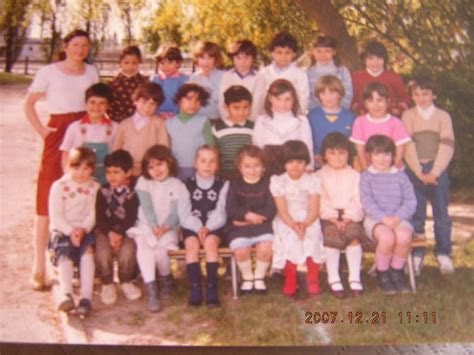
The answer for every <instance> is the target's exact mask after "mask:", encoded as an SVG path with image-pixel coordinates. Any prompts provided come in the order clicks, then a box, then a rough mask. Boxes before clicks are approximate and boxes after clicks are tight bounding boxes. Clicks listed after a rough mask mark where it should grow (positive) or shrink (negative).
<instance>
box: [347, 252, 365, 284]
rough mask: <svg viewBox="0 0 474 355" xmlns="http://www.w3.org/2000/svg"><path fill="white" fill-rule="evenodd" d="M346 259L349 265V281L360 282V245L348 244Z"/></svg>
mask: <svg viewBox="0 0 474 355" xmlns="http://www.w3.org/2000/svg"><path fill="white" fill-rule="evenodd" d="M346 259H347V265H348V266H349V281H358V282H360V267H361V263H362V247H361V246H360V245H354V246H348V247H347V248H346Z"/></svg>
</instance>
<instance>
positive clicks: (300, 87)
mask: <svg viewBox="0 0 474 355" xmlns="http://www.w3.org/2000/svg"><path fill="white" fill-rule="evenodd" d="M270 51H271V52H272V59H273V62H272V64H270V65H269V66H267V67H265V68H263V69H262V71H261V74H262V75H263V77H264V78H265V83H266V87H267V88H268V87H269V86H270V85H272V83H273V82H274V81H275V80H277V79H286V80H288V81H290V82H291V83H292V84H293V86H294V87H295V89H296V92H297V94H298V102H299V104H300V108H301V113H303V114H306V113H307V112H308V102H309V84H308V77H307V75H306V72H305V71H304V70H303V69H301V68H299V67H298V66H297V65H296V63H295V62H294V59H295V58H296V54H297V53H298V42H297V41H296V38H295V37H293V36H292V35H291V34H289V33H287V32H280V33H277V34H276V35H275V37H273V39H272V41H271V43H270Z"/></svg>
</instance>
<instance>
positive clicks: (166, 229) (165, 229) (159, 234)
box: [153, 224, 171, 239]
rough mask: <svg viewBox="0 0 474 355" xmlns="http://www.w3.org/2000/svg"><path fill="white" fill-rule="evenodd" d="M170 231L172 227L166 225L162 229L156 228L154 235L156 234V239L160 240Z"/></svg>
mask: <svg viewBox="0 0 474 355" xmlns="http://www.w3.org/2000/svg"><path fill="white" fill-rule="evenodd" d="M170 230H171V227H170V226H168V225H166V224H165V225H163V226H161V227H154V228H153V233H154V234H155V236H156V239H160V238H161V237H162V236H163V235H164V234H165V233H166V232H169V231H170Z"/></svg>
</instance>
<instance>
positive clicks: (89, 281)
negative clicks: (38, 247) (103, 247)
mask: <svg viewBox="0 0 474 355" xmlns="http://www.w3.org/2000/svg"><path fill="white" fill-rule="evenodd" d="M67 168H68V170H69V171H68V172H67V173H66V174H65V175H64V176H63V177H62V178H60V179H59V180H57V181H55V182H54V183H53V186H52V187H51V194H50V196H49V211H50V216H51V224H50V227H49V228H50V233H51V244H50V248H51V249H52V251H53V258H52V259H53V260H52V261H53V264H54V266H57V267H58V269H59V272H58V273H59V284H60V286H61V289H62V291H63V298H62V299H61V301H60V303H59V305H58V309H59V310H60V311H63V312H69V311H71V310H73V309H74V307H75V305H74V299H73V297H72V278H73V273H74V265H78V264H79V270H80V278H81V292H80V293H81V299H80V300H79V305H78V307H77V309H76V313H77V314H79V315H81V316H86V315H88V314H89V312H90V311H91V309H92V306H91V300H92V291H93V286H94V272H95V264H94V251H93V244H94V235H93V234H92V233H91V231H92V228H93V227H94V225H95V199H96V195H97V191H98V190H99V184H98V183H96V182H95V181H94V180H92V173H93V171H94V168H95V154H94V152H93V151H92V150H91V149H89V148H83V147H81V148H75V149H73V150H71V151H70V153H69V159H68V164H67Z"/></svg>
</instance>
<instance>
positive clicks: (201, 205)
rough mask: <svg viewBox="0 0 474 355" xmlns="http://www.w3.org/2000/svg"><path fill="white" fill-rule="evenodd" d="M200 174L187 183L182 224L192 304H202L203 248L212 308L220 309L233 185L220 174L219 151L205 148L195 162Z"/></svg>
mask: <svg viewBox="0 0 474 355" xmlns="http://www.w3.org/2000/svg"><path fill="white" fill-rule="evenodd" d="M194 167H195V169H196V173H195V174H193V175H192V176H191V177H189V178H188V179H187V180H186V181H185V183H184V184H185V186H186V189H185V193H184V195H183V197H182V201H183V206H184V207H183V208H182V209H180V211H181V213H180V222H181V227H182V232H183V238H184V246H185V248H186V270H187V273H188V278H189V283H190V284H191V297H190V299H189V304H190V305H191V306H199V305H201V303H202V288H201V264H200V263H199V249H200V248H201V247H203V248H204V251H205V252H206V271H207V294H206V303H207V305H208V306H209V307H216V306H219V297H218V293H217V269H218V266H219V264H218V248H219V244H220V243H221V240H222V238H223V233H224V226H225V224H226V220H227V218H226V212H225V201H226V197H227V190H228V189H229V182H228V181H225V180H224V179H222V178H220V177H219V176H218V175H216V173H217V170H218V167H219V152H218V150H217V148H215V147H211V146H208V145H204V146H201V147H200V148H199V149H198V150H197V152H196V158H195V161H194Z"/></svg>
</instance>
